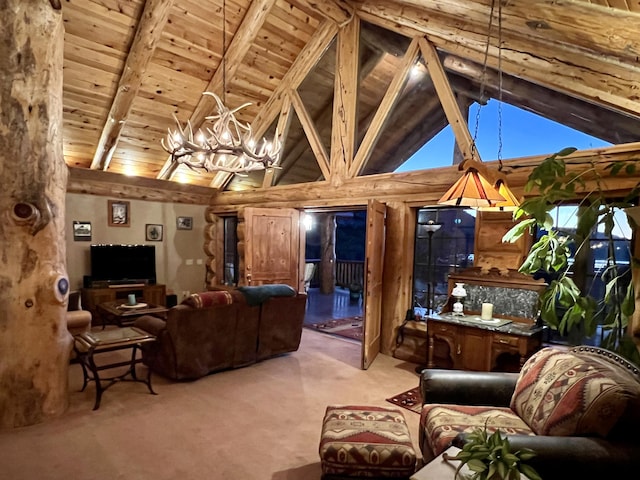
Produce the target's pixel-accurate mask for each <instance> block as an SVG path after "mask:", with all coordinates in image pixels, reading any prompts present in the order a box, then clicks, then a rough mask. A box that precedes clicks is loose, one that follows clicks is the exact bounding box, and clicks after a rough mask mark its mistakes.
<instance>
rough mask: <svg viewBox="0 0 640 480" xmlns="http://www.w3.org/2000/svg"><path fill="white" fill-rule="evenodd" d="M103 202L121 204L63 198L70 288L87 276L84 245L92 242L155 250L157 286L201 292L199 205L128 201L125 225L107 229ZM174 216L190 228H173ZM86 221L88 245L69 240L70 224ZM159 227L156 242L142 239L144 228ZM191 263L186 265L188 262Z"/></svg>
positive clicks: (93, 198) (180, 292)
mask: <svg viewBox="0 0 640 480" xmlns="http://www.w3.org/2000/svg"><path fill="white" fill-rule="evenodd" d="M108 200H124V199H117V198H115V197H114V198H111V197H101V196H97V195H84V194H77V193H68V194H67V198H66V219H65V235H66V244H67V274H68V275H69V281H70V283H71V288H72V289H76V288H81V287H82V281H83V276H84V275H89V274H90V273H91V265H90V257H89V246H90V245H91V244H98V243H112V244H147V245H155V247H156V275H157V282H158V283H162V284H165V285H166V286H167V293H175V294H177V295H178V301H181V300H182V299H183V296H184V292H198V291H202V290H203V289H204V283H205V263H206V260H207V256H206V255H205V253H204V250H203V245H204V233H203V232H204V227H205V225H206V223H205V219H204V213H205V208H206V207H205V206H204V205H186V204H182V203H160V202H147V201H143V200H128V199H127V200H126V201H128V202H130V212H129V213H130V226H128V227H110V226H109V225H108V213H109V212H108V207H107V202H108ZM178 216H185V217H193V229H192V230H177V229H176V218H177V217H178ZM74 220H78V221H86V222H91V230H92V236H91V241H75V240H74V238H73V221H74ZM148 223H154V224H161V225H163V227H164V229H163V230H164V231H163V239H162V241H161V242H151V241H146V240H145V225H146V224H148ZM189 263H191V264H189Z"/></svg>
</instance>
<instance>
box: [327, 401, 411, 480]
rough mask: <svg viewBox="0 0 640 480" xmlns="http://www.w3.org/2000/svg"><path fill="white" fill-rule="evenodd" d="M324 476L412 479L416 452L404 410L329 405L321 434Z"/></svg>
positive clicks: (330, 477) (335, 477)
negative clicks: (403, 413)
mask: <svg viewBox="0 0 640 480" xmlns="http://www.w3.org/2000/svg"><path fill="white" fill-rule="evenodd" d="M320 459H321V460H322V473H323V476H322V478H323V479H325V480H328V479H338V478H349V477H367V478H370V479H371V478H409V477H410V476H411V475H412V474H413V473H414V472H415V467H416V452H415V450H414V449H413V443H412V441H411V437H410V434H409V428H408V427H407V424H406V422H405V419H404V416H403V415H402V412H401V411H400V410H397V409H395V408H386V407H362V406H351V405H347V406H337V405H334V406H329V407H327V411H326V413H325V416H324V421H323V423H322V435H321V437H320Z"/></svg>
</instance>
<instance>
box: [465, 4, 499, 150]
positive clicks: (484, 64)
mask: <svg viewBox="0 0 640 480" xmlns="http://www.w3.org/2000/svg"><path fill="white" fill-rule="evenodd" d="M495 4H496V0H491V12H490V13H489V25H488V26H487V44H486V46H485V49H484V58H483V60H482V74H481V77H480V96H479V99H478V110H476V124H475V127H474V130H473V142H472V143H471V156H472V157H475V156H476V155H478V146H477V144H476V140H477V138H478V128H479V126H480V110H482V102H483V98H484V88H485V82H486V79H487V63H488V61H489V45H490V43H491V30H492V29H493V11H494V9H495ZM499 8H501V7H499ZM478 156H479V155H478Z"/></svg>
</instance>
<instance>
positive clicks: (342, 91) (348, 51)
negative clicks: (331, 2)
mask: <svg viewBox="0 0 640 480" xmlns="http://www.w3.org/2000/svg"><path fill="white" fill-rule="evenodd" d="M359 52H360V19H358V18H354V19H353V21H351V22H350V23H348V24H347V25H346V26H344V27H343V28H341V29H340V31H339V32H338V44H337V49H336V74H335V77H334V82H335V84H334V88H333V93H334V98H333V121H332V124H331V177H330V180H331V182H332V183H334V184H336V183H339V182H340V181H342V179H344V178H346V177H347V172H348V171H349V168H350V167H351V162H352V161H353V155H354V153H355V143H356V142H355V138H356V123H357V122H356V110H357V107H358V96H357V91H358V59H359Z"/></svg>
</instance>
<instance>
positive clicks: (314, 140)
mask: <svg viewBox="0 0 640 480" xmlns="http://www.w3.org/2000/svg"><path fill="white" fill-rule="evenodd" d="M291 103H292V104H293V108H294V109H295V111H296V114H297V115H298V119H299V120H300V123H301V124H302V128H303V130H304V133H305V135H306V136H307V139H308V141H309V146H310V147H311V150H312V151H313V154H314V155H315V157H316V160H317V161H318V166H319V167H320V170H322V174H323V175H324V177H325V178H329V177H330V176H331V171H330V170H329V168H330V167H329V155H327V152H326V150H325V148H324V146H323V145H322V140H321V139H320V136H319V135H318V131H317V130H316V127H315V126H314V124H313V120H312V119H311V116H310V115H309V112H308V111H307V109H306V108H305V106H304V103H303V102H302V99H301V98H300V95H299V94H298V92H297V91H296V90H292V91H291Z"/></svg>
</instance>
